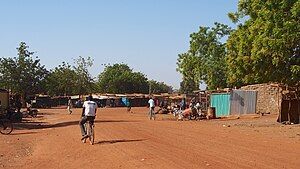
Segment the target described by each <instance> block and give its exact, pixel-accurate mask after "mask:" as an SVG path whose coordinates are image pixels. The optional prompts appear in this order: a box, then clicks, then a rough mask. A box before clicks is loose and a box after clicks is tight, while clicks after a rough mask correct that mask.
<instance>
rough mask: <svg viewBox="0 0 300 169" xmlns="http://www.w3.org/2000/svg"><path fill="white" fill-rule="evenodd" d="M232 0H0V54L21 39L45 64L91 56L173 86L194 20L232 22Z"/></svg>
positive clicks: (12, 51) (97, 62) (97, 65)
mask: <svg viewBox="0 0 300 169" xmlns="http://www.w3.org/2000/svg"><path fill="white" fill-rule="evenodd" d="M237 2H238V0H226V1H224V0H106V1H104V0H86V1H84V0H48V1H46V0H2V1H0V21H1V22H0V57H13V56H16V55H17V51H16V47H17V46H18V44H19V43H20V42H21V41H24V42H26V43H27V45H29V47H30V48H29V50H30V51H35V52H36V55H37V56H38V57H39V58H40V59H41V63H42V64H44V65H46V67H47V68H48V69H51V68H54V67H56V66H58V65H59V64H61V63H62V62H63V61H65V62H68V63H70V64H73V59H74V58H78V56H83V57H86V56H91V57H92V58H93V59H94V66H93V67H92V68H91V70H90V72H91V74H92V75H93V76H94V77H95V76H97V75H98V74H99V73H100V72H102V71H103V66H101V64H103V63H105V64H107V63H111V64H113V63H126V64H128V65H129V66H130V67H131V68H133V70H134V71H139V72H142V73H144V74H145V75H146V76H147V77H148V78H149V79H153V80H157V81H163V82H165V83H167V84H168V85H172V86H173V87H175V88H179V84H180V81H181V75H180V74H179V73H178V72H176V67H177V65H176V61H177V58H178V54H179V53H183V52H185V51H187V49H188V47H189V40H190V39H189V35H190V34H191V33H192V32H196V31H198V28H199V26H212V25H213V23H214V22H216V21H217V22H221V23H225V24H229V25H230V26H233V25H232V23H231V22H230V20H229V19H228V17H227V13H228V12H233V11H236V9H237Z"/></svg>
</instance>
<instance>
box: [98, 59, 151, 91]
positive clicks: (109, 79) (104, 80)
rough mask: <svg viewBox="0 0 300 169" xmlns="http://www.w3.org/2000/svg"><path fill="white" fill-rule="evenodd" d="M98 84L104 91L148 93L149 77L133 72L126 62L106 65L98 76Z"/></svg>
mask: <svg viewBox="0 0 300 169" xmlns="http://www.w3.org/2000/svg"><path fill="white" fill-rule="evenodd" d="M98 86H99V90H100V92H103V93H148V90H149V86H148V83H147V78H146V77H145V75H143V74H142V73H140V72H133V71H132V69H130V68H129V66H128V65H126V64H114V65H112V66H110V65H109V66H106V67H105V69H104V71H103V72H102V73H101V74H100V75H99V76H98Z"/></svg>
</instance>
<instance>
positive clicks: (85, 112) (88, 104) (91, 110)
mask: <svg viewBox="0 0 300 169" xmlns="http://www.w3.org/2000/svg"><path fill="white" fill-rule="evenodd" d="M82 107H83V108H82V114H81V120H80V121H79V126H80V131H81V135H82V139H81V140H84V139H85V138H87V137H88V135H87V131H86V129H85V127H84V124H85V123H86V122H87V121H89V122H90V123H91V124H94V120H95V117H96V112H97V107H98V106H97V103H96V102H94V101H93V97H92V96H89V97H88V98H87V101H85V102H84V103H83V106H82Z"/></svg>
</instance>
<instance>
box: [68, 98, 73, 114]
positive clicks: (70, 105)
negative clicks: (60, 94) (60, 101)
mask: <svg viewBox="0 0 300 169" xmlns="http://www.w3.org/2000/svg"><path fill="white" fill-rule="evenodd" d="M72 107H73V104H72V100H71V98H69V100H68V108H67V109H68V112H69V113H70V114H72V110H71V108H72Z"/></svg>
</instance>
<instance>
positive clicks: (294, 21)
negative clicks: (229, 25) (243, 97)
mask: <svg viewBox="0 0 300 169" xmlns="http://www.w3.org/2000/svg"><path fill="white" fill-rule="evenodd" d="M229 17H230V18H231V19H232V20H233V22H234V23H238V28H237V30H235V31H234V32H233V33H232V34H231V35H230V37H229V38H228V41H227V59H226V62H227V65H228V76H227V78H228V83H229V84H230V85H231V86H241V85H244V84H252V83H265V82H281V83H287V84H296V83H299V81H300V55H299V51H300V46H299V45H300V43H299V42H300V24H299V23H300V1H299V0H247V1H246V0H240V1H239V4H238V11H237V12H235V13H230V14H229ZM240 20H242V21H244V22H240Z"/></svg>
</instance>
